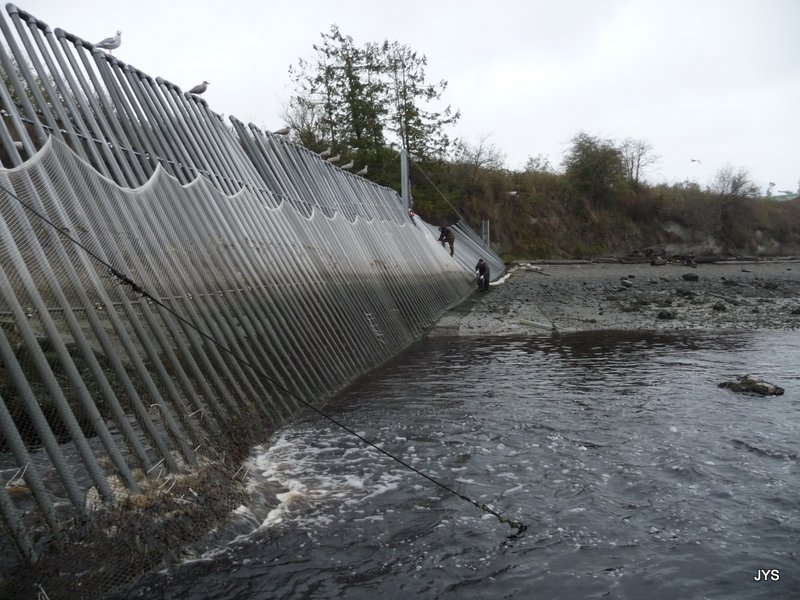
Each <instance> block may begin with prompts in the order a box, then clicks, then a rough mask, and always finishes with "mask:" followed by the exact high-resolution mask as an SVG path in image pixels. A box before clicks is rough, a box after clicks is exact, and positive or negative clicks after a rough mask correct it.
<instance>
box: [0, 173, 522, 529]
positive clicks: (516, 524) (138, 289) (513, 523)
mask: <svg viewBox="0 0 800 600" xmlns="http://www.w3.org/2000/svg"><path fill="white" fill-rule="evenodd" d="M0 191H2V192H4V193H5V194H7V195H8V196H10V197H12V198H13V199H15V200H16V201H17V202H19V204H20V205H21V206H22V207H23V208H24V209H25V210H27V211H28V212H30V213H31V214H33V215H34V216H35V217H36V218H37V219H40V220H41V221H42V222H44V223H46V224H47V225H49V226H50V227H52V228H53V229H54V230H55V231H56V232H58V234H60V235H61V236H63V237H64V238H66V239H67V240H68V241H69V242H71V243H72V244H74V245H75V246H77V247H78V248H80V249H81V250H83V251H84V252H85V253H86V254H87V255H89V256H90V257H92V258H93V259H94V260H95V261H97V262H98V263H99V264H101V265H103V266H105V267H106V268H107V269H108V270H109V272H110V273H111V275H112V276H113V277H115V278H116V279H117V280H118V281H119V282H120V283H122V284H124V285H127V286H128V287H130V288H131V290H132V291H133V292H134V293H136V294H139V295H140V296H142V297H144V298H146V299H148V300H150V301H152V302H153V303H154V304H156V305H158V306H159V307H160V308H162V309H163V310H165V311H167V312H168V313H170V314H171V315H172V316H173V317H175V318H176V319H177V320H178V321H179V322H181V323H183V324H184V325H186V326H187V327H189V328H190V329H193V330H194V331H196V332H197V333H198V334H199V335H200V336H201V337H203V338H204V339H206V340H208V341H209V342H210V343H212V344H214V345H215V346H216V347H218V348H219V349H220V350H222V351H223V352H225V353H226V354H228V355H230V356H231V357H233V358H234V359H235V360H237V361H239V363H240V364H242V365H244V366H246V367H248V368H249V369H251V370H252V372H253V373H255V374H256V375H257V376H259V377H261V378H263V379H264V380H266V381H269V382H270V383H271V384H272V385H273V386H275V388H277V389H279V390H281V391H283V392H284V393H286V394H287V395H289V396H290V397H291V398H293V399H295V400H297V401H298V402H299V403H300V404H302V405H303V406H305V407H307V408H310V409H311V410H312V411H314V412H315V413H317V414H318V415H320V416H321V417H323V418H324V419H327V420H328V421H330V422H331V423H333V424H334V425H336V426H337V427H339V428H340V429H342V430H344V431H346V432H347V433H349V434H350V435H352V436H354V437H356V438H357V439H359V440H360V441H361V442H362V443H364V444H365V445H367V446H368V447H370V448H373V449H374V450H377V451H378V452H380V453H381V454H383V455H384V456H386V457H388V458H390V459H391V460H393V461H395V462H397V463H398V464H400V465H402V466H403V467H405V468H407V469H408V470H410V471H412V472H413V473H416V474H417V475H419V476H420V477H423V478H424V479H427V480H428V481H430V482H431V483H433V484H435V485H437V486H438V487H440V488H442V489H444V490H446V491H447V492H449V493H451V494H453V495H454V496H457V497H458V498H460V499H461V500H464V501H466V502H469V503H470V504H472V505H473V506H475V507H477V508H478V509H480V510H482V511H484V512H486V513H488V514H490V515H492V516H494V517H495V518H497V520H498V521H500V522H501V523H505V524H506V525H508V526H509V527H511V528H512V529H515V530H516V531H515V532H514V533H513V534H512V536H511V537H517V536H519V535H521V534H522V532H524V531H525V530H526V529H527V525H525V524H524V523H522V522H521V521H517V520H512V519H509V518H508V517H506V516H504V515H502V514H500V513H499V512H497V511H495V510H494V509H492V508H491V507H489V506H487V505H486V504H481V503H479V502H477V501H476V500H473V499H472V498H469V497H468V496H466V495H465V494H461V493H459V492H457V491H455V490H454V489H452V488H450V487H449V486H447V485H446V484H444V483H442V482H441V481H439V480H438V479H436V478H434V477H432V476H430V475H428V474H427V473H424V472H423V471H421V470H419V469H417V468H416V467H414V466H412V465H410V464H408V463H407V462H405V461H404V460H402V459H400V458H398V457H397V456H394V455H393V454H392V453H390V452H388V451H387V450H384V449H383V448H381V447H380V446H378V445H377V444H375V443H374V442H372V441H370V440H368V439H367V438H365V437H364V436H362V435H360V434H359V433H357V432H355V431H353V430H352V429H351V428H349V427H348V426H346V425H345V424H343V423H340V422H339V421H338V420H336V419H335V418H333V417H332V416H330V415H329V414H327V413H325V412H324V411H322V410H321V409H319V408H317V407H316V406H314V405H313V404H311V403H310V402H306V401H305V400H304V399H302V398H300V397H299V396H297V395H296V394H295V393H293V392H292V391H291V390H290V389H288V388H287V387H285V386H284V385H283V384H281V383H280V382H278V381H276V380H275V379H273V378H272V377H270V376H269V375H268V374H266V373H264V372H263V371H262V370H261V369H259V368H258V367H257V366H255V365H253V364H252V363H250V362H249V361H248V360H247V359H244V358H242V357H240V356H238V355H237V354H236V353H235V352H234V351H233V350H232V349H230V348H228V347H227V346H226V345H224V344H222V343H221V342H219V341H218V340H217V339H216V338H214V337H213V336H212V335H210V334H208V333H206V332H205V331H203V330H202V329H200V328H198V327H197V326H196V325H195V324H194V323H192V322H191V321H189V320H188V319H186V318H185V317H184V316H182V315H181V314H179V313H177V312H176V311H175V310H173V309H172V308H170V307H169V306H167V305H166V304H164V303H163V302H162V301H161V300H160V299H159V298H156V297H155V296H153V295H152V294H151V293H149V292H148V291H147V290H145V289H144V288H143V287H142V286H140V285H139V284H137V283H136V282H135V281H133V280H132V279H131V278H130V277H129V276H127V275H125V274H124V273H122V272H121V271H119V270H118V269H116V268H114V266H113V265H111V264H109V263H108V262H106V261H105V260H103V259H102V258H101V257H99V256H98V255H97V254H95V253H94V252H93V251H92V250H91V249H89V248H87V247H86V246H85V245H84V244H83V243H81V241H80V240H77V239H75V238H74V237H72V236H71V235H70V234H69V233H68V232H67V231H65V230H64V229H62V228H61V227H59V226H58V225H56V224H55V223H54V222H53V221H52V220H50V219H49V218H48V217H47V216H46V215H44V214H42V213H41V212H39V211H38V210H36V209H35V208H33V207H31V206H29V205H28V204H27V203H26V202H24V201H23V200H22V199H21V198H19V197H18V196H17V195H16V194H15V193H14V192H12V191H9V190H8V189H7V188H6V187H5V186H3V185H0Z"/></svg>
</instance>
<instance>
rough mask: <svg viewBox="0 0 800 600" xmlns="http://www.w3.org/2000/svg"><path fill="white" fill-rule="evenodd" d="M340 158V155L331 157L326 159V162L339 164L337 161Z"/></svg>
mask: <svg viewBox="0 0 800 600" xmlns="http://www.w3.org/2000/svg"><path fill="white" fill-rule="evenodd" d="M341 158H342V155H341V154H337V155H336V156H331V157H330V158H329V159H328V162H329V163H336V162H339V160H340V159H341Z"/></svg>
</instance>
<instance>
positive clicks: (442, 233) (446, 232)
mask: <svg viewBox="0 0 800 600" xmlns="http://www.w3.org/2000/svg"><path fill="white" fill-rule="evenodd" d="M437 241H439V242H441V243H442V248H444V247H445V244H450V256H453V242H455V241H456V236H455V235H454V234H453V230H452V229H450V228H449V227H448V226H447V225H442V226H441V227H439V239H438V240H437Z"/></svg>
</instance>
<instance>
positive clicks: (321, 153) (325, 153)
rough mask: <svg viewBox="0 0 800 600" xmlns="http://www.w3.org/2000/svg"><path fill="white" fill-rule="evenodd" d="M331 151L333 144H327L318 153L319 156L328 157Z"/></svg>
mask: <svg viewBox="0 0 800 600" xmlns="http://www.w3.org/2000/svg"><path fill="white" fill-rule="evenodd" d="M332 152H333V146H328V149H327V150H323V151H322V152H320V153H319V155H320V157H321V158H328V157H329V156H330V155H331V153H332Z"/></svg>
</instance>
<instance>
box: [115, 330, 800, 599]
mask: <svg viewBox="0 0 800 600" xmlns="http://www.w3.org/2000/svg"><path fill="white" fill-rule="evenodd" d="M745 373H752V374H755V375H759V376H761V377H763V378H764V379H766V380H767V381H769V382H771V383H775V384H777V385H780V386H782V387H784V388H785V389H786V393H785V395H783V396H778V397H770V398H762V397H753V396H746V395H739V394H735V393H733V392H730V391H728V390H724V389H718V388H717V384H718V383H719V382H722V381H726V380H732V379H733V378H734V376H735V375H737V374H738V375H743V374H745ZM326 410H327V412H328V413H329V414H331V415H332V416H334V417H335V418H336V419H337V420H339V421H341V422H343V423H345V424H347V425H348V426H349V427H351V428H352V429H354V430H355V431H357V432H359V433H360V434H362V435H364V436H365V437H367V438H369V439H371V440H374V441H375V442H376V443H377V444H378V445H380V446H381V447H383V448H384V449H385V450H387V451H388V452H391V453H392V454H394V455H396V456H398V457H400V458H401V459H402V460H403V461H405V462H407V463H409V464H411V465H413V466H414V467H416V468H418V469H420V470H423V471H424V472H425V473H427V474H429V475H431V476H432V477H434V478H436V479H437V480H439V481H441V482H443V483H445V484H446V485H448V486H450V487H452V488H453V489H454V490H456V491H457V492H458V493H460V494H463V495H466V496H469V497H470V498H471V499H474V500H475V501H476V502H478V503H486V504H488V505H490V506H491V507H493V508H494V510H496V511H498V512H500V513H502V514H504V515H506V516H508V517H509V518H512V519H518V520H521V521H523V522H524V523H525V524H526V525H527V526H528V529H527V531H525V532H524V535H522V536H521V537H518V538H510V537H509V535H510V534H511V533H512V530H511V529H510V528H509V527H508V526H507V525H504V524H502V523H500V522H499V521H498V520H497V519H496V518H494V517H493V516H491V515H488V514H486V513H484V512H482V511H480V510H479V509H477V508H476V507H475V506H473V505H472V504H469V503H468V502H465V501H464V500H462V499H460V498H458V497H457V496H455V495H453V494H451V493H449V492H447V491H446V490H443V489H442V488H440V487H437V486H436V485H434V484H431V483H430V482H429V481H427V480H425V479H424V478H422V477H420V476H419V475H417V474H415V473H413V472H411V471H409V470H408V469H406V468H405V467H403V466H401V465H400V464H398V463H395V462H392V461H391V460H389V459H387V458H385V457H382V456H381V455H380V454H378V453H377V452H375V451H369V450H367V449H365V448H364V447H363V446H362V445H361V443H360V442H359V441H358V440H357V439H355V438H353V437H352V436H351V435H349V434H348V433H346V432H344V431H342V430H341V429H339V428H337V427H335V426H333V425H332V424H331V423H330V422H329V421H326V420H324V419H323V418H321V417H319V416H309V417H308V418H306V419H303V420H301V421H299V422H297V423H295V424H293V425H292V426H290V427H287V428H285V429H283V430H281V431H280V432H278V434H277V435H276V436H275V438H274V440H273V442H272V443H271V444H270V445H269V446H265V447H263V448H260V449H257V452H256V453H255V454H254V457H253V460H252V463H251V465H250V479H251V489H252V494H253V506H251V507H248V508H244V507H243V508H241V509H240V511H239V514H238V515H237V525H236V526H235V527H232V528H231V529H230V530H229V531H228V538H229V539H228V541H226V542H224V543H223V542H220V543H219V544H218V545H217V547H216V548H214V549H213V550H212V551H210V552H208V553H206V554H205V555H204V556H203V557H201V558H199V559H196V560H192V561H189V562H187V563H185V564H183V565H181V566H179V567H177V568H175V569H174V570H172V571H171V572H169V573H167V572H162V573H158V574H155V575H153V576H150V577H148V578H146V579H145V580H143V581H141V582H140V583H139V584H138V586H137V589H136V591H134V592H132V593H129V594H128V595H127V597H142V598H194V599H200V598H203V599H205V598H218V599H247V600H253V599H268V598H364V599H367V598H369V599H373V598H380V597H383V598H510V597H514V598H579V599H582V598H617V599H620V598H626V599H640V598H646V599H647V600H657V599H662V598H663V599H670V600H672V599H676V598H726V599H730V598H736V599H743V598H798V597H800V335H798V334H797V333H775V332H769V333H767V332H681V333H654V332H594V333H576V334H560V335H555V336H553V337H545V336H543V337H534V338H508V337H503V338H447V339H442V338H440V339H436V338H434V339H428V340H425V341H422V342H420V343H418V344H416V345H415V346H413V347H412V348H411V349H409V350H408V351H407V352H406V353H404V354H403V355H402V356H400V357H398V358H397V359H396V360H394V361H392V362H391V363H390V364H388V365H386V366H385V367H384V368H383V369H381V370H380V371H378V372H376V373H373V374H372V375H371V376H370V377H369V378H368V379H367V380H365V381H364V382H362V383H360V384H359V385H357V386H355V387H354V388H352V389H351V390H349V391H348V392H347V393H346V394H343V395H342V396H341V397H340V398H339V399H338V400H337V401H335V402H334V403H332V404H331V405H329V406H328V407H327V409H326ZM259 499H264V500H266V501H267V504H268V505H269V509H268V510H267V509H263V512H260V511H261V509H260V508H259V507H260V506H262V507H263V506H264V504H263V503H262V502H260V500H259ZM278 502H279V503H278ZM276 503H278V504H277V506H276ZM237 528H238V529H237ZM232 532H238V533H239V534H240V535H239V536H238V537H236V538H235V539H233V540H230V538H231V537H233V536H232V535H231V533H232Z"/></svg>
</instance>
